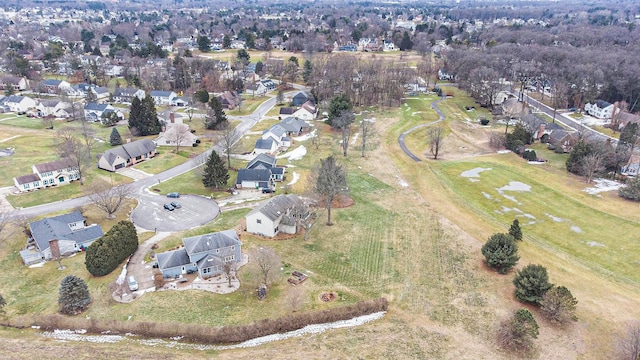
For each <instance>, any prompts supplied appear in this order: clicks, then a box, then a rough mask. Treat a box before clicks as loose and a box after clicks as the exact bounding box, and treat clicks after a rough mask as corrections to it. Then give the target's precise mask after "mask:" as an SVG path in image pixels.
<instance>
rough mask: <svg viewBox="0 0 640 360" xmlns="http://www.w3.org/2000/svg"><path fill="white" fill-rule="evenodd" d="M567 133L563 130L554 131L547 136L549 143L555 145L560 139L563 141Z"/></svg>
mask: <svg viewBox="0 0 640 360" xmlns="http://www.w3.org/2000/svg"><path fill="white" fill-rule="evenodd" d="M568 134H569V133H568V132H567V130H564V129H558V130H554V131H553V132H551V134H550V135H549V142H551V143H555V142H557V141H561V140H562V139H564V137H565V136H567V135H568Z"/></svg>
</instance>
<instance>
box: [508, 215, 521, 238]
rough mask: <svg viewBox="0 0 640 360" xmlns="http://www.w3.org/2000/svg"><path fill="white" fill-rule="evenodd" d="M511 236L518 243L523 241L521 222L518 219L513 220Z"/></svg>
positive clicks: (510, 230)
mask: <svg viewBox="0 0 640 360" xmlns="http://www.w3.org/2000/svg"><path fill="white" fill-rule="evenodd" d="M509 235H511V236H513V238H514V239H516V240H517V241H520V240H522V229H520V221H518V219H513V222H512V223H511V227H510V228H509Z"/></svg>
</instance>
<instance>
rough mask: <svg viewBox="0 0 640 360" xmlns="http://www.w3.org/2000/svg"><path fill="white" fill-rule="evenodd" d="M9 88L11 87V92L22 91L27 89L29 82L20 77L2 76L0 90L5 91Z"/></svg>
mask: <svg viewBox="0 0 640 360" xmlns="http://www.w3.org/2000/svg"><path fill="white" fill-rule="evenodd" d="M9 86H12V87H13V90H16V91H22V90H26V89H27V88H28V87H29V80H27V78H26V77H24V76H22V77H20V76H11V75H8V76H3V77H2V78H0V90H6V89H8V88H9Z"/></svg>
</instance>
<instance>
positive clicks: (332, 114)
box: [326, 94, 352, 126]
mask: <svg viewBox="0 0 640 360" xmlns="http://www.w3.org/2000/svg"><path fill="white" fill-rule="evenodd" d="M351 108H352V105H351V101H350V100H349V98H348V97H347V95H345V94H340V95H337V96H335V97H334V98H333V99H331V103H330V104H329V118H328V119H327V121H326V123H327V124H329V125H330V126H331V125H332V121H333V120H334V119H336V118H338V117H339V116H341V115H342V112H343V111H349V110H351Z"/></svg>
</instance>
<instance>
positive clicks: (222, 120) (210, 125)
mask: <svg viewBox="0 0 640 360" xmlns="http://www.w3.org/2000/svg"><path fill="white" fill-rule="evenodd" d="M209 107H210V108H211V109H212V110H213V116H212V117H211V118H210V119H209V120H208V121H207V124H206V127H207V129H208V130H217V129H224V127H225V126H227V122H228V121H227V115H226V114H225V113H224V109H223V108H222V103H221V102H220V100H218V98H217V97H215V96H213V97H212V98H211V99H210V100H209Z"/></svg>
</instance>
